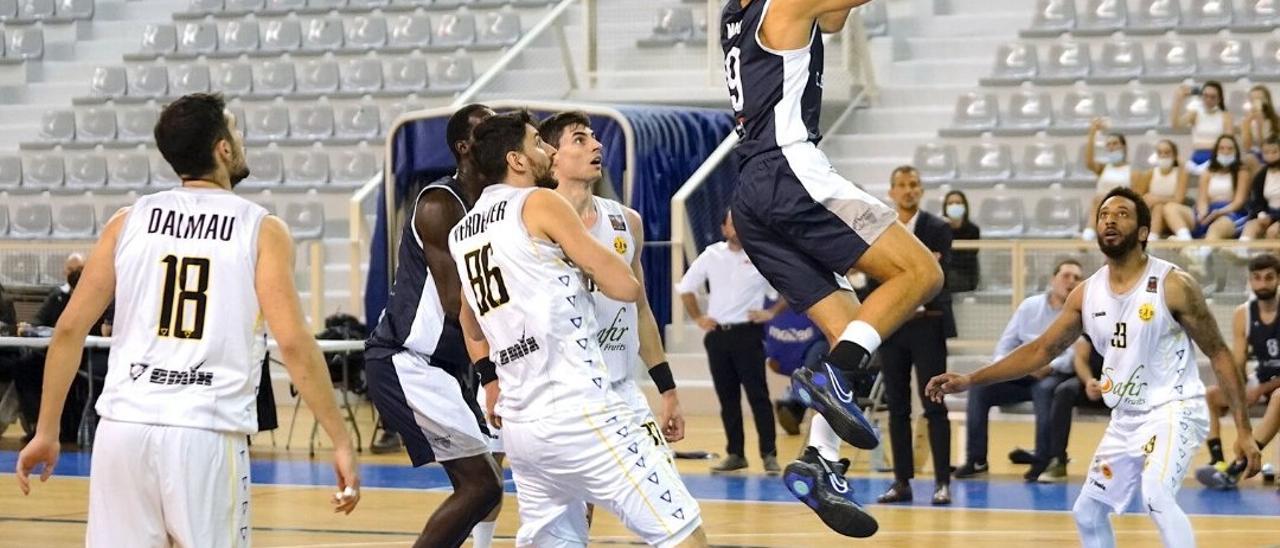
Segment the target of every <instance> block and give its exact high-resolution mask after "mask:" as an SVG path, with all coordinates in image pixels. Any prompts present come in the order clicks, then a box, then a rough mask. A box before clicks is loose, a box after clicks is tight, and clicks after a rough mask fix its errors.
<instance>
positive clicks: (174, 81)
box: [169, 63, 209, 97]
mask: <svg viewBox="0 0 1280 548" xmlns="http://www.w3.org/2000/svg"><path fill="white" fill-rule="evenodd" d="M208 91H209V65H206V64H202V63H200V64H196V63H193V64H189V65H173V66H171V67H170V69H169V93H170V94H171V95H173V96H175V97H180V96H183V95H188V94H191V93H207V92H208Z"/></svg>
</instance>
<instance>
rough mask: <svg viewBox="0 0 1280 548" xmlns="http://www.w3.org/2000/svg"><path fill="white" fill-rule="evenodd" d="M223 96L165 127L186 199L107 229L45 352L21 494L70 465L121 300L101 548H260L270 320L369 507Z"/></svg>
mask: <svg viewBox="0 0 1280 548" xmlns="http://www.w3.org/2000/svg"><path fill="white" fill-rule="evenodd" d="M237 122H238V121H237V120H236V119H235V117H234V116H233V115H232V114H230V113H229V112H227V110H226V103H225V102H224V101H223V99H222V97H221V96H219V95H207V94H193V95H187V96H184V97H182V98H179V99H178V100H176V101H174V102H173V103H171V104H169V105H168V106H166V107H165V108H164V110H163V111H162V112H161V113H160V118H159V121H158V122H156V127H155V139H156V145H157V146H158V147H159V148H160V153H161V154H162V155H163V156H164V159H165V160H166V161H168V162H169V165H171V166H173V170H174V171H175V172H177V173H178V175H179V176H180V177H181V178H182V186H181V187H179V188H176V189H172V190H167V191H164V192H158V193H156V194H151V195H149V196H144V197H142V198H139V199H138V201H137V202H135V203H134V204H133V206H132V207H131V208H128V209H122V210H121V211H120V212H118V213H116V215H115V216H114V217H112V218H111V220H110V221H108V222H107V225H106V227H105V228H103V232H102V237H101V238H99V240H98V243H97V244H96V245H95V246H94V249H93V253H92V254H91V255H90V256H89V262H88V264H87V265H85V269H84V274H83V275H82V276H81V278H80V283H79V285H78V286H77V288H76V291H75V293H73V294H72V296H71V302H70V303H68V305H67V310H66V312H64V313H63V314H62V317H61V318H59V319H58V325H57V327H56V328H55V330H54V333H53V340H52V341H51V342H50V345H49V355H48V357H47V358H46V365H45V377H44V393H45V395H46V397H45V398H44V399H43V401H42V403H41V408H40V422H39V425H38V426H37V428H36V436H35V438H34V439H33V440H31V443H29V444H27V446H26V447H25V448H23V450H22V453H21V454H20V455H19V456H18V484H19V486H20V487H21V488H22V491H23V493H27V492H28V490H29V488H30V478H29V474H30V473H31V472H32V471H33V470H34V469H36V468H37V467H39V466H40V465H43V466H44V471H43V472H42V474H41V476H40V479H41V481H44V480H47V479H48V478H49V476H50V475H51V474H52V473H53V468H54V465H55V464H57V461H58V424H59V421H58V417H59V416H61V415H62V408H63V405H64V403H65V398H66V394H67V388H68V386H70V384H71V380H72V379H73V378H74V377H75V374H76V368H77V367H78V366H79V364H80V354H81V350H82V347H83V345H84V338H85V335H86V334H87V333H88V331H89V328H90V327H91V326H92V325H93V324H94V322H95V321H96V320H97V319H98V318H99V317H101V316H102V313H103V311H104V310H106V308H107V305H108V304H110V303H111V301H112V299H113V298H114V299H115V300H116V307H115V310H116V315H115V322H114V337H113V338H112V341H111V358H110V362H109V364H108V369H107V377H106V383H105V385H104V387H103V391H102V396H101V397H99V398H98V403H97V410H98V414H99V415H100V416H101V417H102V420H101V422H99V423H98V429H97V437H96V440H95V444H94V448H93V449H94V451H93V465H92V468H91V470H90V473H89V523H88V527H87V531H86V543H87V544H88V545H90V546H165V545H168V544H169V543H171V542H172V543H174V544H176V545H179V546H248V545H249V543H250V539H249V454H248V447H247V439H248V438H247V436H248V435H251V434H253V433H254V432H256V431H257V426H258V425H257V418H256V417H257V416H256V414H255V409H256V407H255V395H256V393H257V389H258V380H259V379H260V378H261V375H260V373H261V370H260V367H261V364H262V361H263V360H262V354H261V352H262V350H263V349H262V348H261V347H260V346H259V343H260V342H261V340H262V338H261V335H260V334H258V335H256V336H255V332H256V331H257V326H258V325H259V323H258V320H259V314H261V317H262V318H265V319H266V321H267V325H268V326H269V327H270V328H271V333H272V334H273V335H274V336H275V338H276V341H277V342H278V344H279V346H280V353H281V356H282V358H283V359H284V363H285V367H286V368H287V369H288V371H289V376H290V377H291V378H292V380H293V383H294V384H295V385H296V386H297V387H298V390H299V392H300V394H301V396H302V399H303V401H305V402H306V404H307V407H309V408H310V409H311V410H312V412H313V413H314V414H315V416H316V420H317V421H318V422H319V423H320V425H321V426H322V427H323V428H324V429H325V432H327V433H328V434H329V437H330V438H331V439H332V440H333V445H334V455H333V457H334V470H335V472H337V476H338V489H339V493H338V494H337V495H335V496H334V498H333V503H334V504H335V505H336V506H337V508H336V510H337V511H341V512H346V513H350V512H351V510H352V509H354V508H355V506H356V503H357V502H359V499H360V495H359V491H358V488H359V485H360V478H359V475H358V472H357V470H356V459H355V454H354V452H353V451H352V447H351V441H350V439H349V438H348V436H347V431H346V429H345V428H344V427H343V424H342V419H341V417H340V416H339V414H338V408H337V404H336V402H335V401H334V397H333V390H332V386H331V385H330V382H329V371H328V368H327V367H326V365H325V360H324V356H323V355H322V354H321V353H320V348H319V347H318V346H317V345H316V342H315V339H314V338H313V337H312V336H311V333H310V332H309V331H308V328H307V325H306V323H305V322H304V321H303V315H302V307H301V306H300V305H299V302H298V292H297V289H296V288H295V287H294V285H293V280H294V274H293V239H292V238H291V237H290V236H289V229H288V228H287V227H286V226H285V224H284V223H283V222H282V221H281V220H280V219H278V218H276V217H274V216H272V215H270V214H268V213H267V211H266V210H265V209H263V208H262V207H261V206H259V205H256V204H254V203H252V202H250V201H248V200H245V199H244V198H241V197H239V196H236V195H235V194H232V192H231V189H232V188H233V187H234V186H235V185H236V183H239V182H240V181H241V180H243V179H244V178H245V177H247V176H248V175H249V168H248V166H247V164H246V163H245V154H244V145H243V139H242V137H241V135H240V130H239V129H237V127H236V124H237Z"/></svg>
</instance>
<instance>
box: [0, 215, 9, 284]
mask: <svg viewBox="0 0 1280 548" xmlns="http://www.w3.org/2000/svg"><path fill="white" fill-rule="evenodd" d="M8 236H9V206H8V204H0V238H5V237H8ZM3 277H4V276H3V274H0V279H3ZM5 283H8V281H7V280H6V281H5Z"/></svg>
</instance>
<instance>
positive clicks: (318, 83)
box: [297, 59, 341, 95]
mask: <svg viewBox="0 0 1280 548" xmlns="http://www.w3.org/2000/svg"><path fill="white" fill-rule="evenodd" d="M297 71H298V93H300V94H306V95H324V94H328V93H333V92H336V91H338V86H339V83H340V82H341V78H340V76H339V73H338V63H336V62H334V61H333V60H330V59H312V60H309V61H303V62H301V63H299V64H298V66H297Z"/></svg>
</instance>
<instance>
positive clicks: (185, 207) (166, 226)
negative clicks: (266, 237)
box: [97, 188, 267, 434]
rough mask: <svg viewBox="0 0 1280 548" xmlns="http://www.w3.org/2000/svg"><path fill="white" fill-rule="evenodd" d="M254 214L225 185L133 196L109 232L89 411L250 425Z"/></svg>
mask: <svg viewBox="0 0 1280 548" xmlns="http://www.w3.org/2000/svg"><path fill="white" fill-rule="evenodd" d="M266 215H267V211H266V210H265V209H263V208H262V207H261V206H259V205H257V204H254V203H253V202H250V201H248V200H245V199H244V198H241V197H239V196H236V195H235V194H232V193H231V192H229V191H225V190H216V189H192V188H177V189H173V190H168V191H165V192H160V193H157V194H152V195H150V196H143V197H142V198H139V199H138V201H137V202H136V203H135V204H134V205H133V208H132V209H130V210H129V213H128V217H127V218H126V220H125V224H124V229H123V230H122V231H121V233H120V239H119V241H118V242H117V243H116V256H115V269H116V290H115V291H116V292H115V297H116V307H115V310H116V312H115V319H114V323H113V325H112V336H113V337H112V341H111V358H110V360H109V366H108V369H107V377H106V382H105V385H104V386H103V390H102V396H101V397H100V398H98V405H97V410H98V414H99V415H101V416H103V417H105V418H108V419H111V420H116V421H122V422H135V423H144V424H155V425H165V426H183V427H190V428H203V429H207V430H214V431H219V432H241V433H245V434H252V433H254V432H256V431H257V429H258V419H257V407H256V404H255V399H256V395H257V391H258V381H259V378H260V374H261V367H262V356H263V354H262V351H263V347H262V342H263V341H262V338H261V336H260V330H259V322H258V319H259V314H258V296H257V293H256V292H255V291H254V276H255V271H256V265H257V262H258V261H257V254H258V227H259V226H260V224H261V223H262V219H263V217H265V216H266Z"/></svg>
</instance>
